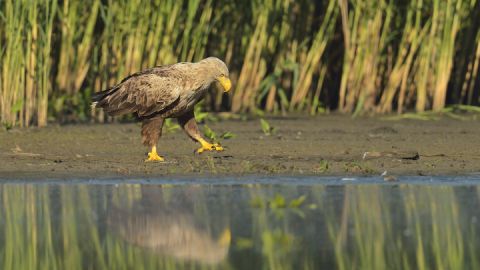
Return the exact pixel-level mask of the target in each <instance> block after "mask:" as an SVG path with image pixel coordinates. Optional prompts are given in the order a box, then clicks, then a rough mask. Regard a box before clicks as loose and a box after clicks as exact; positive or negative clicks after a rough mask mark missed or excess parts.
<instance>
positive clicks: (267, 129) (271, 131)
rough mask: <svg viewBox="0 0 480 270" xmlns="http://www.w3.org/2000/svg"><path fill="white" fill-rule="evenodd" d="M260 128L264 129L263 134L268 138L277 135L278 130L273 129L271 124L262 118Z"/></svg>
mask: <svg viewBox="0 0 480 270" xmlns="http://www.w3.org/2000/svg"><path fill="white" fill-rule="evenodd" d="M260 126H261V127H262V131H263V134H265V135H266V136H270V135H272V134H275V132H276V128H275V127H272V126H271V125H270V123H268V122H267V120H265V119H263V118H260Z"/></svg>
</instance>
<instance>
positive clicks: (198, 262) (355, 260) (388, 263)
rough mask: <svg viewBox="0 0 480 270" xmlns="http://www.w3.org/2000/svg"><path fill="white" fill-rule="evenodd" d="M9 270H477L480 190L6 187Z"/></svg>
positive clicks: (3, 262)
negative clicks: (320, 269)
mask: <svg viewBox="0 0 480 270" xmlns="http://www.w3.org/2000/svg"><path fill="white" fill-rule="evenodd" d="M0 197H1V202H2V204H1V205H0V218H1V219H0V268H1V269H319V268H322V269H323V268H325V269H326V268H328V269H477V268H480V258H479V257H478V256H477V255H478V254H480V237H479V233H480V225H479V222H480V221H479V220H478V218H479V213H480V212H479V211H478V209H480V208H479V206H480V186H419V185H396V186H390V185H387V186H385V185H346V186H326V185H298V186H295V185H264V184H262V185H260V184H258V185H255V184H248V185H188V186H186V185H178V186H177V185H137V184H120V185H57V184H49V185H33V184H24V185H11V184H4V185H0Z"/></svg>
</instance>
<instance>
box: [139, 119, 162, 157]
mask: <svg viewBox="0 0 480 270" xmlns="http://www.w3.org/2000/svg"><path fill="white" fill-rule="evenodd" d="M163 120H164V119H163V118H162V117H159V116H156V117H152V118H147V119H144V120H143V122H142V140H143V144H144V145H145V146H149V147H151V149H152V150H151V151H150V152H149V153H148V158H147V159H146V160H145V161H164V159H163V157H161V156H159V155H158V153H157V142H158V139H160V136H161V135H162V127H163Z"/></svg>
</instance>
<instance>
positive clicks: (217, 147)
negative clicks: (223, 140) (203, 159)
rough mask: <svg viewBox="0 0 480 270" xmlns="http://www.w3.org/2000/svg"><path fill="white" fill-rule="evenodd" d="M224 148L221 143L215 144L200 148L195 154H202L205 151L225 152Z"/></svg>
mask: <svg viewBox="0 0 480 270" xmlns="http://www.w3.org/2000/svg"><path fill="white" fill-rule="evenodd" d="M223 150H224V149H223V147H222V146H221V145H220V144H219V143H214V144H204V145H202V147H200V148H198V149H197V150H196V151H195V153H197V154H201V153H203V152H205V151H217V152H220V151H223Z"/></svg>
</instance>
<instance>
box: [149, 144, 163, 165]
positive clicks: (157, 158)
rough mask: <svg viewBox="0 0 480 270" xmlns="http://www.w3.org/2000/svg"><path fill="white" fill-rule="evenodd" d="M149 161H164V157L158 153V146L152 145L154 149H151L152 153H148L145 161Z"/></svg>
mask: <svg viewBox="0 0 480 270" xmlns="http://www.w3.org/2000/svg"><path fill="white" fill-rule="evenodd" d="M147 161H164V159H163V157H161V156H159V155H158V154H157V147H156V146H154V147H152V151H150V153H148V158H147V159H146V160H145V162H147Z"/></svg>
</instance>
